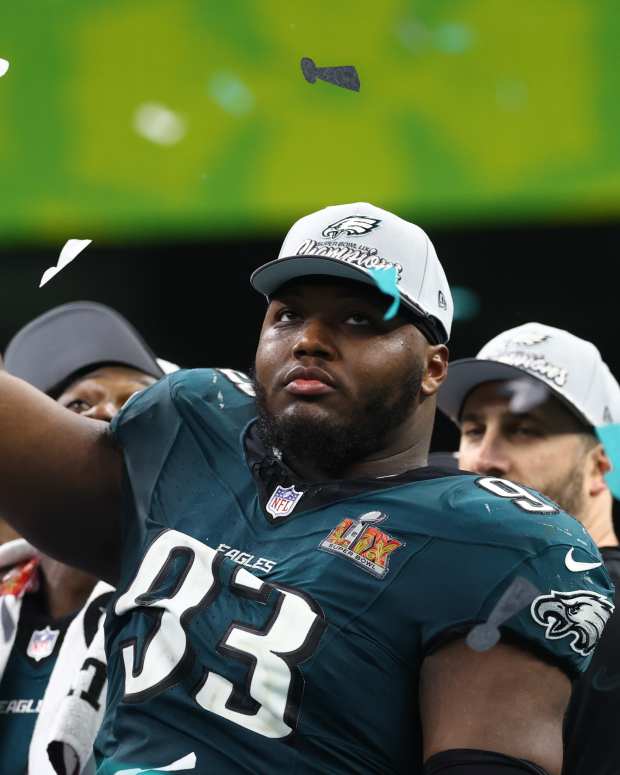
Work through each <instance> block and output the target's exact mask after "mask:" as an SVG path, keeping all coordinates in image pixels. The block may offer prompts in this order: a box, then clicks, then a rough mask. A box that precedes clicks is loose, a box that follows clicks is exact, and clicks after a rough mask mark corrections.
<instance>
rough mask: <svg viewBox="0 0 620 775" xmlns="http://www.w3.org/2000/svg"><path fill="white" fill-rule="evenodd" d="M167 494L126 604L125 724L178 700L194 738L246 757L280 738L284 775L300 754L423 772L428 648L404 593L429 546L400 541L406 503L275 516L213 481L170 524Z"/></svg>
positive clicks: (373, 502) (335, 506)
mask: <svg viewBox="0 0 620 775" xmlns="http://www.w3.org/2000/svg"><path fill="white" fill-rule="evenodd" d="M245 477H246V481H248V480H249V481H250V484H251V485H252V482H251V479H250V477H249V475H248V473H247V470H246V474H245ZM240 494H241V495H240ZM168 497H169V496H168V495H167V494H166V493H165V492H164V493H162V494H160V495H157V497H156V498H155V499H154V502H153V506H152V517H151V518H150V519H149V520H147V524H146V531H145V532H144V534H143V536H142V543H141V545H140V546H139V547H138V546H135V547H134V556H135V566H134V567H135V571H134V576H133V579H132V580H131V582H130V583H129V585H128V586H127V588H126V589H125V591H124V592H123V594H121V595H120V597H119V598H118V599H117V601H116V604H115V613H116V616H115V618H114V620H113V623H112V626H111V627H110V632H111V635H112V637H111V638H110V639H109V651H110V656H109V660H110V681H111V687H112V691H113V692H116V696H117V699H118V701H119V703H120V705H121V706H122V707H119V713H121V714H122V713H123V712H126V710H127V709H128V708H129V707H131V706H132V705H133V706H134V707H137V706H138V705H142V704H143V703H148V704H150V706H151V707H159V706H160V705H161V706H162V707H163V704H164V701H165V700H166V698H167V702H170V698H171V697H174V698H176V702H177V703H178V707H179V711H180V715H179V719H181V718H182V719H183V723H182V727H183V731H184V732H187V731H188V730H193V733H192V734H193V735H195V737H196V738H197V739H199V740H204V739H205V737H208V739H209V745H212V744H213V742H214V740H217V738H218V735H221V736H222V739H223V740H228V741H230V738H231V737H233V738H235V739H236V740H237V741H238V745H239V746H240V751H244V750H246V749H247V747H248V746H251V747H252V748H253V750H257V747H258V750H261V749H262V746H263V745H264V744H265V743H266V742H267V741H269V742H270V743H271V745H270V747H269V748H268V749H266V750H264V751H263V752H262V753H261V756H262V757H263V759H264V761H272V766H273V767H278V768H281V767H283V766H284V765H283V759H282V757H284V760H288V758H289V757H291V756H299V753H294V752H295V751H298V750H299V748H300V747H301V748H302V749H305V748H310V749H313V750H314V753H313V754H312V756H311V757H310V758H309V761H310V760H316V761H318V760H320V758H317V755H316V749H317V746H319V748H322V747H323V746H325V750H326V751H329V755H328V756H327V754H326V756H327V759H325V760H331V759H333V758H334V757H335V756H336V757H337V756H340V757H342V760H343V761H342V771H347V772H348V771H356V769H357V767H358V766H359V768H360V771H373V769H376V771H383V772H386V771H387V772H389V771H390V770H394V771H399V770H401V768H402V767H404V762H405V761H407V762H408V763H409V764H408V766H409V765H410V764H411V761H417V760H418V759H419V756H420V752H419V748H418V731H417V730H418V722H417V702H416V701H415V697H416V694H417V690H416V682H417V670H418V667H419V662H420V660H421V653H420V649H419V636H418V633H417V631H416V629H415V627H413V626H410V622H411V620H412V608H411V605H410V601H407V600H403V599H402V589H401V588H400V587H398V585H394V582H398V580H399V577H400V575H401V573H402V571H403V569H404V568H406V567H407V565H408V563H409V562H410V561H411V560H412V559H414V558H415V555H416V554H418V553H419V552H422V551H423V550H424V547H425V546H426V544H427V543H428V538H427V537H426V536H422V535H420V536H417V535H415V533H413V532H411V531H405V530H404V529H403V520H405V519H406V514H404V513H399V511H400V512H402V511H403V509H402V506H401V507H400V509H399V508H398V507H397V504H396V501H391V502H390V498H387V500H386V497H385V495H383V496H382V497H381V498H379V500H377V496H372V495H370V496H360V497H357V498H353V499H351V498H348V499H346V500H343V501H341V502H335V503H332V504H329V505H326V506H324V507H322V508H320V509H315V510H313V511H308V512H302V513H300V514H294V513H293V514H292V515H289V516H288V518H282V519H278V518H275V519H273V518H271V517H270V515H268V514H266V513H265V511H264V510H263V508H262V507H261V506H260V504H259V501H258V497H257V493H256V488H255V487H253V486H247V487H246V486H242V487H237V494H236V496H235V497H234V498H233V497H231V490H230V487H229V482H227V481H222V480H221V479H220V478H218V477H210V478H208V477H205V484H204V489H200V490H197V489H196V487H195V486H194V489H193V490H192V491H191V492H189V491H185V492H179V491H177V497H176V499H175V504H174V509H175V514H176V515H177V517H176V518H175V526H174V527H171V526H170V527H169V526H168V525H170V518H169V514H170V509H171V508H172V507H171V504H170V503H168V501H167V498H168ZM386 504H387V505H386ZM158 517H159V518H158ZM401 586H402V585H401ZM397 587H398V588H397ZM378 676H379V679H378ZM353 707H355V708H356V712H355V714H351V713H350V709H351V708H353ZM378 707H380V708H381V711H380V712H379V713H378V712H377V708H378ZM206 730H208V735H207V733H206ZM247 735H250V737H251V741H250V742H248V741H245V738H246V736H247ZM274 743H277V744H278V745H276V747H275V748H274V747H273V746H274ZM222 744H223V745H224V744H225V743H222ZM227 744H228V745H229V744H230V742H228V743H227ZM191 745H195V741H194V743H189V742H188V746H191ZM210 755H213V754H212V752H211V753H210ZM244 755H245V754H244V753H241V752H240V753H239V756H242V757H243V756H244ZM265 757H266V759H265ZM274 757H275V758H274ZM134 760H135V759H134ZM362 761H363V762H364V764H363V766H362ZM253 766H256V765H255V764H254V765H253ZM254 771H257V770H254ZM258 771H262V770H258ZM264 771H268V770H267V769H265V770H264ZM300 771H306V770H304V769H301V770H300ZM307 771H310V770H307ZM336 771H337V770H336ZM413 771H415V770H413Z"/></svg>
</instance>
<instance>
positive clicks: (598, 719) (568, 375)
mask: <svg viewBox="0 0 620 775" xmlns="http://www.w3.org/2000/svg"><path fill="white" fill-rule="evenodd" d="M438 404H439V407H440V409H441V410H442V411H443V412H444V413H445V414H447V415H448V417H450V418H451V419H452V420H453V421H454V422H455V423H456V424H457V425H458V427H459V428H460V431H461V440H460V446H459V454H458V463H459V467H460V468H461V469H465V470H469V471H475V472H477V473H479V474H482V475H483V476H485V477H501V478H505V479H511V480H513V481H515V482H518V483H520V484H524V485H526V486H528V487H533V488H535V489H537V490H539V491H540V492H542V493H543V494H544V495H546V496H548V497H549V498H552V499H553V500H554V501H556V502H557V503H558V504H559V505H560V506H561V507H562V508H563V509H564V510H565V511H567V512H569V513H571V514H572V515H574V516H575V517H576V518H577V519H578V520H579V522H581V524H582V525H584V526H585V527H586V528H587V530H588V531H589V533H590V535H591V536H592V537H593V538H594V540H595V542H596V544H597V545H598V547H599V549H600V551H601V555H602V557H603V559H604V561H605V565H606V567H607V570H608V571H609V574H610V575H611V577H612V580H613V581H614V584H615V585H616V588H618V587H619V586H620V547H619V546H618V540H617V538H616V534H615V532H614V525H613V519H612V502H613V499H612V494H611V492H610V490H609V487H608V486H607V484H606V481H605V474H606V473H607V472H608V471H609V470H610V461H609V459H608V457H607V455H606V453H605V450H604V448H603V446H602V444H601V443H600V442H599V440H598V437H597V435H596V432H595V429H596V428H597V427H598V426H602V425H607V424H611V423H617V422H620V387H619V386H618V383H617V381H616V380H615V378H614V377H613V376H612V374H611V372H610V371H609V369H608V367H607V366H606V364H605V363H604V362H603V360H602V358H601V355H600V353H599V351H598V350H597V349H596V347H595V346H594V345H593V344H591V343H590V342H587V341H585V340H583V339H580V338H578V337H576V336H574V335H573V334H570V333H569V332H568V331H564V330H561V329H558V328H552V327H551V326H546V325H542V324H540V323H526V324H525V325H522V326H518V327H517V328H513V329H510V330H509V331H504V332H503V333H501V334H499V335H498V336H496V337H495V338H494V339H492V340H491V341H490V342H488V343H487V344H486V345H485V346H484V347H483V348H482V350H480V352H479V353H478V355H477V356H476V357H475V358H466V359H462V360H457V361H454V362H453V363H451V364H450V370H449V374H448V378H447V380H446V382H445V383H444V385H443V386H442V388H441V390H440V392H439V398H438ZM552 527H553V520H550V528H552ZM565 564H566V567H567V568H568V570H570V571H574V572H580V571H583V570H587V569H588V566H589V565H590V563H589V562H584V557H582V556H581V552H580V551H579V550H577V551H575V552H573V551H570V552H568V553H567V554H566V558H565ZM591 567H592V568H594V567H595V566H594V564H592V565H591ZM586 578H587V577H586ZM567 616H573V617H575V618H578V616H579V613H578V610H576V611H574V612H571V611H559V610H558V613H557V624H556V625H554V627H555V630H557V633H558V634H559V633H561V632H562V628H563V627H564V626H565V625H566V622H565V619H566V617H567ZM619 718H620V616H619V615H618V614H615V615H613V616H612V617H611V620H610V622H609V624H608V625H607V628H606V629H605V632H604V634H603V637H602V638H601V641H600V643H599V645H598V647H597V649H596V651H595V652H594V656H593V658H592V663H591V665H590V667H589V669H588V670H587V671H586V672H585V673H584V675H583V676H582V677H581V678H580V679H579V680H578V681H577V682H576V683H575V685H574V690H573V695H572V699H571V703H570V706H569V712H568V715H567V720H566V724H565V730H564V739H565V759H564V762H565V763H564V773H565V774H566V775H594V773H596V775H617V773H618V771H620V764H619V762H620V738H619V737H618V735H617V733H616V727H617V723H618V719H619Z"/></svg>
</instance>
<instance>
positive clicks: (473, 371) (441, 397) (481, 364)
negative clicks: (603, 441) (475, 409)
mask: <svg viewBox="0 0 620 775" xmlns="http://www.w3.org/2000/svg"><path fill="white" fill-rule="evenodd" d="M516 379H531V380H534V381H536V382H540V383H541V384H542V385H544V386H545V387H546V388H547V390H548V391H549V394H550V395H552V396H554V397H556V398H557V399H558V400H559V401H560V402H561V403H562V404H564V405H565V406H566V408H567V409H568V410H569V411H570V412H571V413H572V414H574V415H575V416H576V417H577V418H578V419H579V420H581V421H582V422H583V423H584V424H585V425H587V426H591V425H592V423H591V421H590V420H589V419H588V418H587V417H586V416H585V415H584V414H583V413H582V412H581V411H579V409H577V407H576V406H575V404H573V403H572V401H570V400H569V399H568V398H566V396H564V395H563V394H562V393H560V392H559V391H558V390H555V389H554V388H553V386H552V385H550V384H549V383H548V382H547V381H546V380H544V379H540V378H539V377H536V376H535V375H534V374H530V373H529V372H527V371H524V370H523V369H519V368H518V367H517V366H511V365H510V364H508V363H501V361H491V360H486V359H484V358H462V359H460V360H458V361H453V362H452V363H450V364H449V365H448V378H447V379H446V381H445V382H444V384H443V385H442V386H441V388H440V390H439V393H438V396H437V406H438V407H439V408H440V409H441V411H442V412H443V413H444V414H446V415H447V416H448V417H449V418H450V419H451V420H452V421H453V422H455V423H456V424H457V425H459V424H460V417H461V412H462V410H463V404H464V403H465V399H466V398H467V396H468V395H469V394H470V393H471V391H472V390H474V389H475V388H477V387H478V386H479V385H482V384H483V383H485V382H507V381H510V380H516Z"/></svg>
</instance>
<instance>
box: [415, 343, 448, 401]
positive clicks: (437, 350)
mask: <svg viewBox="0 0 620 775" xmlns="http://www.w3.org/2000/svg"><path fill="white" fill-rule="evenodd" d="M448 358H449V352H448V348H447V347H446V346H445V344H435V345H430V346H429V347H428V348H427V350H426V368H425V369H424V376H423V377H422V385H421V387H420V390H421V392H422V394H423V395H424V396H433V395H435V393H436V392H437V391H438V390H439V388H440V387H441V384H442V382H443V381H444V380H445V378H446V377H447V376H448Z"/></svg>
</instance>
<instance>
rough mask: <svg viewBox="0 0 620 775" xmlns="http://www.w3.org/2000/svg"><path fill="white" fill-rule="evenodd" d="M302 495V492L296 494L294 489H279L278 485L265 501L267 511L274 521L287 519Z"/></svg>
mask: <svg viewBox="0 0 620 775" xmlns="http://www.w3.org/2000/svg"><path fill="white" fill-rule="evenodd" d="M302 495H303V492H297V490H296V489H295V487H280V485H278V486H277V487H276V489H275V490H274V491H273V493H272V494H271V498H269V500H268V501H267V511H268V512H269V513H270V514H271V516H272V517H273V518H274V519H278V518H279V517H288V515H289V514H290V513H291V511H293V509H294V508H295V506H296V505H297V503H298V501H299V499H300V498H301V496H302Z"/></svg>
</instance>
